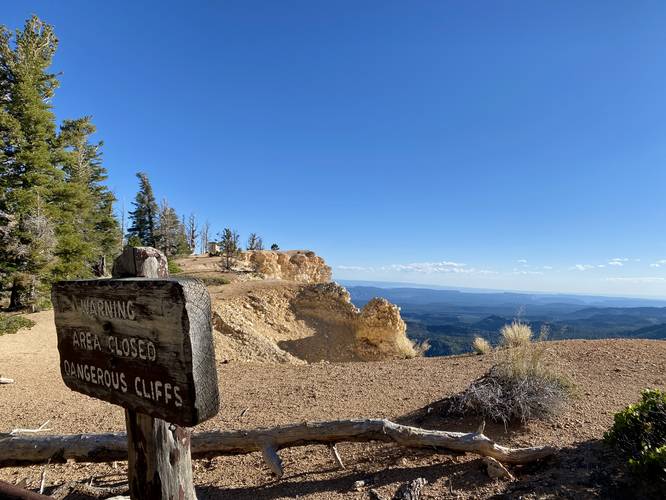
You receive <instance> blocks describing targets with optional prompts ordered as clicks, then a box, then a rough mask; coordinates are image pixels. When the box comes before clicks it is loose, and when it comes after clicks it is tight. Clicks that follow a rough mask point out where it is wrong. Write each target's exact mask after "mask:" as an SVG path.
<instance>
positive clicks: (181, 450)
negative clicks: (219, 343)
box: [51, 247, 219, 499]
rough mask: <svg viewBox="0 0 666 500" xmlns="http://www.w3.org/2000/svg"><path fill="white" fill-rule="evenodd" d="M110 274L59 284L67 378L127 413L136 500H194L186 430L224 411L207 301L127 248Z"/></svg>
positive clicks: (143, 252) (153, 260) (156, 257)
mask: <svg viewBox="0 0 666 500" xmlns="http://www.w3.org/2000/svg"><path fill="white" fill-rule="evenodd" d="M113 275H114V279H101V280H81V281H63V282H59V283H56V284H55V285H54V286H53V291H52V294H51V296H52V301H53V306H54V310H55V323H56V330H57V334H58V351H59V353H60V371H61V373H62V377H63V380H64V381H65V384H66V385H67V386H68V387H69V388H70V389H72V390H75V391H78V392H81V393H83V394H86V395H88V396H92V397H95V398H98V399H102V400H104V401H109V402H111V403H114V404H117V405H121V406H123V407H124V408H125V422H126V426H127V439H128V475H129V487H130V495H131V497H132V498H136V499H158V498H162V499H172V498H173V499H193V498H196V496H195V493H194V485H193V482H192V459H191V454H190V430H189V429H188V428H187V427H191V426H193V425H196V424H198V423H199V422H202V421H204V420H206V419H209V418H211V417H212V416H214V415H215V414H216V413H217V412H218V409H219V394H218V384H217V371H216V369H215V353H214V349H213V339H212V329H211V312H210V296H209V295H208V291H207V289H206V287H205V286H204V284H203V283H201V282H200V281H198V280H194V279H169V278H168V271H167V266H166V257H164V255H163V254H162V253H161V252H159V251H158V250H155V249H153V248H147V247H139V248H126V249H125V250H124V252H123V253H122V254H121V255H120V256H119V257H118V258H117V259H116V261H115V262H114V270H113ZM180 426H183V427H180Z"/></svg>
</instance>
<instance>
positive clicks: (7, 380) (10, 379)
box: [0, 377, 14, 384]
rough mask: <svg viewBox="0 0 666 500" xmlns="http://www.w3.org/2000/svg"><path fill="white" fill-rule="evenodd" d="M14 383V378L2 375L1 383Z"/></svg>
mask: <svg viewBox="0 0 666 500" xmlns="http://www.w3.org/2000/svg"><path fill="white" fill-rule="evenodd" d="M13 383H14V379H13V378H5V377H0V384H13Z"/></svg>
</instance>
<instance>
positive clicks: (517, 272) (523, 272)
mask: <svg viewBox="0 0 666 500" xmlns="http://www.w3.org/2000/svg"><path fill="white" fill-rule="evenodd" d="M513 274H520V275H522V276H527V275H534V274H543V272H542V271H526V270H525V269H514V270H513Z"/></svg>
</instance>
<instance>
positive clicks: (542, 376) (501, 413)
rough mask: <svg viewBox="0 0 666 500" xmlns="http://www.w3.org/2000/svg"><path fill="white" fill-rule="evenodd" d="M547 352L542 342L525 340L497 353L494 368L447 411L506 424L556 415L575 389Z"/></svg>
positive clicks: (456, 398) (460, 396) (470, 387)
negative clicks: (551, 364)
mask: <svg viewBox="0 0 666 500" xmlns="http://www.w3.org/2000/svg"><path fill="white" fill-rule="evenodd" d="M544 335H545V333H542V339H543V336H544ZM530 336H531V331H530ZM523 338H524V335H523ZM545 350H546V343H545V342H544V341H543V340H542V341H540V342H532V341H527V342H525V341H523V342H522V343H520V344H518V346H517V347H513V348H507V349H502V350H500V351H496V354H495V356H496V359H495V364H494V365H493V366H492V368H490V370H489V371H488V372H487V373H486V374H485V375H483V376H482V377H480V378H478V379H477V380H475V381H474V382H472V384H471V385H470V386H469V387H468V388H467V389H466V390H465V391H464V392H463V393H461V394H459V395H457V396H454V397H453V398H452V399H451V400H450V402H449V405H448V410H449V411H451V412H452V413H454V414H460V415H480V416H483V417H484V418H487V419H490V420H493V421H495V422H502V423H504V424H505V425H507V424H508V423H510V422H515V421H519V422H521V423H523V424H524V423H526V422H527V421H528V420H532V419H540V418H547V417H549V416H551V415H553V414H554V413H556V412H557V411H558V410H559V409H560V408H561V406H562V404H563V403H564V402H565V401H566V400H567V399H568V397H569V396H570V394H571V389H572V386H571V384H570V382H569V381H568V380H567V379H566V378H564V377H562V376H560V375H559V374H557V373H556V372H555V371H554V370H553V369H552V368H550V367H549V366H548V365H547V364H546V363H545V361H544V354H545Z"/></svg>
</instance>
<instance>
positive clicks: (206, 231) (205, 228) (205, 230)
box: [199, 221, 210, 253]
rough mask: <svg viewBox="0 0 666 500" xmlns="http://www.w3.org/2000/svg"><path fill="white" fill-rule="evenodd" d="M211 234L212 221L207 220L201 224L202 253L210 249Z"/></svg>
mask: <svg viewBox="0 0 666 500" xmlns="http://www.w3.org/2000/svg"><path fill="white" fill-rule="evenodd" d="M209 236H210V223H209V222H208V221H206V222H204V224H203V225H202V226H201V233H200V235H199V241H200V243H201V253H206V252H207V251H208V237H209Z"/></svg>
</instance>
